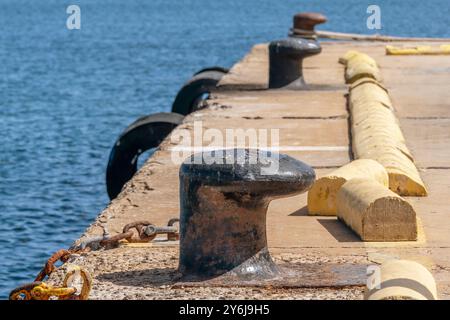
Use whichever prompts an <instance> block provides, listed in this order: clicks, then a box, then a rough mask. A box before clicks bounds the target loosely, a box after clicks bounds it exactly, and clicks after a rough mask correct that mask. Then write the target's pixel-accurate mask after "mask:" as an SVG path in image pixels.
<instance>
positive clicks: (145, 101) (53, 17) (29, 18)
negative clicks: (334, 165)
mask: <svg viewBox="0 0 450 320" xmlns="http://www.w3.org/2000/svg"><path fill="white" fill-rule="evenodd" d="M372 3H377V4H379V5H380V7H381V10H382V23H383V30H381V33H386V34H394V35H402V36H436V37H444V36H446V37H450V30H449V29H450V28H449V26H450V23H449V22H450V21H449V17H450V10H449V6H450V5H449V2H448V0H434V1H433V0H431V1H401V0H397V1H379V0H378V1H364V0H351V1H348V0H346V1H344V0H342V1H329V0H328V1H327V0H316V1H293V0H289V1H284V0H277V1H275V0H272V1H268V0H245V1H244V0H229V1H226V0H223V1H218V0H195V1H181V0H173V1H170V0H151V1H148V0H127V1H119V0H110V1H106V0H98V1H61V0H49V1H23V0H0V30H1V32H0V220H1V224H0V298H6V297H7V294H8V292H9V290H10V289H11V288H13V287H14V286H16V285H18V284H20V283H23V282H29V281H32V280H33V279H34V276H35V275H36V273H37V272H38V271H39V270H40V268H41V267H42V264H43V263H44V262H45V260H46V258H48V257H49V256H50V255H51V254H52V253H53V252H54V251H55V250H58V249H60V248H66V247H68V246H69V245H70V244H71V243H72V241H73V240H74V239H76V238H77V237H78V236H79V235H80V234H81V233H82V232H83V230H84V229H85V228H86V227H87V226H88V225H89V223H90V222H92V220H93V219H94V218H95V216H96V215H97V214H98V213H99V211H100V210H101V209H102V208H103V207H105V205H106V204H107V203H108V197H107V195H106V190H105V184H104V175H105V167H106V163H107V159H108V154H109V150H110V147H111V146H112V144H113V142H114V140H115V138H116V137H117V136H118V135H119V134H120V132H121V131H122V130H123V129H124V128H125V127H126V126H127V125H128V124H129V123H131V122H132V121H134V120H135V119H136V118H137V117H139V116H142V115H146V114H150V113H153V112H160V111H170V107H171V103H172V101H173V98H174V96H175V94H176V93H177V91H178V89H179V88H180V86H181V85H182V84H183V82H184V81H186V80H187V79H188V78H189V77H190V75H191V74H193V73H194V72H195V71H197V70H199V69H200V68H203V67H206V66H212V65H221V66H225V67H230V66H231V65H232V64H233V63H234V62H235V61H236V60H238V59H239V58H240V57H242V55H243V54H245V53H246V51H247V50H248V49H249V48H250V47H251V46H252V44H254V43H257V42H264V41H270V40H273V39H275V38H282V37H284V36H285V35H286V34H287V31H288V29H289V27H290V25H291V17H292V14H293V13H295V12H298V11H320V12H322V13H324V14H326V15H327V16H328V17H329V20H330V21H329V23H327V25H326V27H324V26H322V27H321V28H322V29H325V28H326V29H327V30H333V31H343V32H360V33H370V31H369V30H367V29H366V17H367V14H366V9H367V6H368V5H369V4H372ZM70 4H78V5H79V6H80V7H81V20H82V21H81V30H73V31H70V30H67V29H66V17H67V14H66V12H65V11H66V8H67V6H68V5H70ZM430 22H432V23H430Z"/></svg>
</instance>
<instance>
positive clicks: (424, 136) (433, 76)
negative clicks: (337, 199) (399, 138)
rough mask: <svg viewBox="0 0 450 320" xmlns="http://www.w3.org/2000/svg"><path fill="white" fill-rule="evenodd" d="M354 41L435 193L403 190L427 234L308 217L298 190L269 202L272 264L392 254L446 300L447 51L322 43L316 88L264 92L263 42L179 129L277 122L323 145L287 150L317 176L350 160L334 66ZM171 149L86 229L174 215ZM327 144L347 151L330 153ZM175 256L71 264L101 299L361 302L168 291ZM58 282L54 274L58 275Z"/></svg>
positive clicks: (313, 69)
mask: <svg viewBox="0 0 450 320" xmlns="http://www.w3.org/2000/svg"><path fill="white" fill-rule="evenodd" d="M350 49H357V50H360V51H363V52H365V53H368V54H369V55H370V56H372V57H373V58H375V59H376V60H377V62H378V63H379V65H380V67H381V72H382V75H383V77H384V82H385V85H386V86H387V87H388V88H389V90H390V94H391V98H392V99H393V103H394V107H395V108H396V110H397V116H398V117H399V118H400V123H401V128H402V130H403V131H404V134H405V137H406V142H407V145H408V147H409V148H410V150H411V151H412V153H413V154H414V156H415V159H416V160H417V164H418V167H419V169H420V171H421V176H422V178H423V179H424V181H425V184H426V185H427V188H428V190H429V196H428V197H426V198H408V200H409V201H410V202H411V204H412V205H413V206H414V208H415V210H416V212H417V214H418V217H419V219H420V221H421V223H422V224H423V229H424V232H425V237H426V241H423V240H422V241H417V242H402V243H370V244H365V243H363V242H361V241H360V240H359V239H358V237H357V236H355V235H354V234H353V233H352V232H351V231H350V230H349V229H348V228H347V227H346V226H345V225H344V224H342V223H341V222H339V221H337V220H336V218H333V217H314V216H308V215H307V209H306V194H302V195H299V196H296V197H291V198H287V199H280V200H276V201H274V202H272V203H271V205H270V207H269V211H268V221H267V235H268V243H269V250H270V251H271V252H272V255H273V256H274V257H275V259H276V260H277V261H282V260H283V257H285V256H289V257H291V258H292V263H293V264H296V263H299V261H303V260H304V262H307V263H315V262H317V261H321V262H323V263H324V264H326V263H330V262H338V263H343V264H347V263H348V264H366V263H371V262H373V263H380V262H382V261H384V260H386V259H388V258H391V257H398V258H403V259H412V260H415V261H418V262H421V263H423V264H425V265H426V266H428V267H429V268H430V269H431V270H432V272H433V274H434V275H435V277H436V281H437V284H438V293H439V295H440V298H450V236H449V234H450V218H449V213H450V212H449V211H450V197H449V192H450V151H449V150H450V130H449V129H450V106H449V102H448V101H449V98H450V96H449V94H450V93H449V90H448V83H450V72H449V70H450V57H448V56H445V57H444V56H405V57H397V56H385V54H384V45H383V44H380V43H377V44H371V43H342V42H341V43H333V42H329V43H324V44H323V52H322V53H321V54H320V55H318V56H314V57H312V58H308V59H306V60H305V61H304V68H305V69H304V75H305V78H306V82H307V83H308V84H311V85H315V87H314V90H309V91H298V92H294V91H284V90H270V91H268V90H263V89H265V88H267V74H268V68H267V49H266V46H265V45H258V46H256V47H255V48H254V49H253V50H252V51H251V53H250V54H249V55H248V56H247V57H246V58H244V60H243V61H242V62H241V63H238V64H237V65H236V66H235V67H234V68H233V69H232V70H231V73H230V74H229V75H228V76H226V77H225V78H224V79H223V80H222V82H221V84H220V85H221V88H222V89H223V90H224V91H222V92H220V93H217V94H216V95H215V97H213V98H212V99H211V100H210V101H209V103H208V105H209V107H208V108H207V109H204V110H201V111H198V112H196V113H194V114H191V115H190V116H188V117H186V118H185V121H184V123H183V124H182V125H181V126H179V127H178V128H177V129H176V130H181V129H183V128H185V129H189V130H191V131H192V127H193V123H194V120H201V121H203V124H204V126H205V127H207V128H218V129H220V130H224V129H225V128H243V129H247V128H255V129H259V128H279V129H280V145H282V146H297V147H315V148H316V149H315V148H305V149H304V150H294V151H293V150H292V149H290V150H288V151H285V152H284V153H287V154H289V155H291V156H293V157H295V158H298V159H300V160H302V161H304V162H306V163H308V164H310V165H312V166H314V167H315V168H316V174H317V176H318V177H321V176H323V175H324V174H326V173H329V172H331V171H332V170H333V169H335V168H337V167H339V166H341V165H343V164H345V163H348V162H349V161H350V160H351V157H350V153H349V151H348V150H345V148H348V147H349V143H350V142H349V141H350V140H349V133H348V132H349V131H348V123H347V116H348V114H347V111H346V100H345V97H344V95H345V94H346V92H347V88H346V86H345V85H344V70H343V66H341V65H340V64H338V58H339V57H340V56H341V55H343V54H344V53H345V52H347V50H350ZM237 88H239V89H240V90H236V89H237ZM243 89H258V90H253V91H242V90H243ZM173 146H174V145H173V144H172V143H171V142H170V140H169V139H167V140H166V141H165V142H164V143H163V144H162V145H161V147H160V150H159V151H157V152H156V153H155V154H154V156H153V157H152V158H151V159H150V160H149V161H147V162H146V164H145V165H144V166H143V167H142V168H141V170H140V171H139V172H138V173H137V174H136V175H135V177H134V178H133V179H132V180H131V181H130V182H129V183H128V184H127V185H126V187H125V189H124V190H123V192H122V193H121V194H120V195H119V197H118V198H117V199H115V200H114V201H112V202H111V204H110V205H109V206H108V207H107V208H106V209H105V210H104V211H103V212H102V213H101V215H100V216H99V217H98V219H97V220H96V221H95V222H94V223H93V224H92V226H91V227H89V228H88V230H87V231H86V233H85V234H84V236H83V237H87V236H93V235H101V234H102V233H103V230H104V229H106V230H107V231H109V232H110V234H115V233H118V232H120V231H121V229H122V227H123V226H124V225H125V224H127V223H129V222H132V221H135V220H143V219H145V220H150V221H152V222H153V223H156V224H165V223H167V221H168V220H169V218H172V217H178V216H179V197H178V187H179V182H178V169H179V166H178V165H176V164H174V163H173V162H172V161H171V157H170V151H169V149H170V147H173ZM330 146H337V147H339V148H341V149H340V150H339V151H336V150H333V151H330V150H328V149H327V147H330ZM317 147H318V148H319V149H317ZM312 150H314V151H312ZM177 259H178V255H177V244H172V245H171V246H165V247H163V248H160V247H157V246H153V247H149V248H146V249H142V248H141V249H136V248H118V249H112V250H107V251H98V252H92V253H87V254H85V255H83V256H82V257H79V258H76V261H75V262H76V263H79V264H81V265H84V266H86V267H87V268H89V269H90V270H91V271H92V272H93V274H94V290H93V292H92V295H91V296H92V298H94V299H106V298H111V299H123V298H136V299H155V298H164V299H165V298H227V299H228V298H255V299H256V298H268V299H272V298H295V299H307V298H315V299H341V298H348V299H356V298H362V289H361V287H352V288H331V287H330V288H326V289H325V288H311V289H305V288H299V289H289V290H273V289H264V290H261V289H257V290H253V289H251V288H240V289H226V288H188V289H186V288H185V289H173V288H172V287H171V282H170V281H169V283H168V281H167V277H168V273H170V272H174V268H176V266H177ZM167 269H168V270H167ZM318 276H320V275H318ZM165 279H166V280H165ZM51 280H52V281H57V274H55V276H52V279H51Z"/></svg>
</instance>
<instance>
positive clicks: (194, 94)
mask: <svg viewBox="0 0 450 320" xmlns="http://www.w3.org/2000/svg"><path fill="white" fill-rule="evenodd" d="M213 68H214V70H209V68H207V69H204V70H206V71H202V72H198V73H196V74H195V75H194V76H193V77H192V78H191V79H190V80H189V81H188V82H186V83H185V84H184V85H183V87H182V88H181V89H180V91H178V94H177V96H176V97H175V100H174V102H173V104H172V112H176V113H180V114H183V115H188V114H189V113H191V112H192V111H195V110H196V108H195V103H196V101H197V100H198V99H199V98H200V97H201V96H202V95H204V94H210V93H211V92H212V91H213V90H214V89H215V88H216V86H217V83H219V81H220V79H222V77H223V76H224V75H225V73H224V70H226V69H223V70H218V69H217V68H218V67H213Z"/></svg>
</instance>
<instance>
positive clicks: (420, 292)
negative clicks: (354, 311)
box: [364, 260, 438, 300]
mask: <svg viewBox="0 0 450 320" xmlns="http://www.w3.org/2000/svg"><path fill="white" fill-rule="evenodd" d="M377 274H378V277H379V279H377V281H376V283H373V284H372V285H373V287H370V288H369V287H368V288H367V289H366V292H365V294H364V298H365V299H366V300H437V299H438V297H437V290H436V282H435V281H434V278H433V275H432V274H431V273H430V271H428V270H427V268H425V267H424V266H422V265H421V264H420V263H417V262H414V261H408V260H389V261H387V262H385V263H383V264H382V265H381V266H380V270H379V272H378V273H377Z"/></svg>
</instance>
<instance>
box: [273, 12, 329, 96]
mask: <svg viewBox="0 0 450 320" xmlns="http://www.w3.org/2000/svg"><path fill="white" fill-rule="evenodd" d="M326 21H327V18H326V17H325V16H323V15H321V14H320V13H312V12H303V13H298V14H296V15H295V16H294V18H293V27H292V29H291V32H290V34H289V38H287V39H283V40H277V41H273V42H271V43H270V45H269V88H270V89H276V88H284V89H291V90H296V89H302V88H304V87H305V80H304V78H303V59H304V58H306V57H309V56H312V55H315V54H319V53H320V52H321V51H322V48H321V47H320V44H319V43H318V42H317V41H316V40H315V39H316V36H315V35H314V26H315V25H317V24H320V23H324V22H326Z"/></svg>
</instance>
